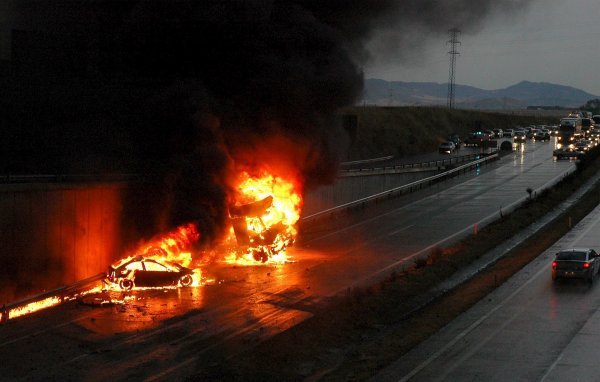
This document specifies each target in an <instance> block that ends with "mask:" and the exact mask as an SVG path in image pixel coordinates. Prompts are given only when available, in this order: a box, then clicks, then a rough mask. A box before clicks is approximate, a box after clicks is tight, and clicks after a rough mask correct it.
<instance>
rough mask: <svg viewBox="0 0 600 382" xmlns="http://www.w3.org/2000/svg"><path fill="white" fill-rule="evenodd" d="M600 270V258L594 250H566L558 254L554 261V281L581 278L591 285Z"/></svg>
mask: <svg viewBox="0 0 600 382" xmlns="http://www.w3.org/2000/svg"><path fill="white" fill-rule="evenodd" d="M599 268H600V258H599V257H598V254H597V253H596V251H594V250H593V249H591V248H573V249H565V250H562V251H560V252H558V253H557V254H556V256H555V258H554V261H552V280H554V281H556V280H557V279H559V278H579V279H584V280H585V281H587V282H588V283H590V284H591V283H593V282H594V277H596V275H597V274H598V269H599Z"/></svg>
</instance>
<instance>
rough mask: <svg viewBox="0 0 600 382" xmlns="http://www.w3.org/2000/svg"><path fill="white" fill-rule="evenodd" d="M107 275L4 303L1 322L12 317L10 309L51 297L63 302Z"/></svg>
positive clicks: (99, 275)
mask: <svg viewBox="0 0 600 382" xmlns="http://www.w3.org/2000/svg"><path fill="white" fill-rule="evenodd" d="M105 277H106V273H104V272H102V273H98V274H97V275H95V276H91V277H88V278H86V279H83V280H79V281H76V282H74V283H73V284H71V285H66V286H61V287H58V288H56V289H52V290H49V291H46V292H43V293H40V294H37V295H35V296H31V297H27V298H25V299H22V300H19V301H15V302H11V303H8V304H4V305H2V310H1V311H0V313H1V314H2V319H1V320H0V323H5V322H7V321H8V320H9V319H10V311H11V310H14V309H18V308H21V307H24V306H26V305H29V304H31V303H34V302H38V301H43V300H45V299H47V298H50V297H57V298H60V299H61V302H62V301H64V300H65V299H66V298H70V297H73V296H74V295H76V294H77V293H78V292H80V291H81V289H83V288H84V287H86V286H88V285H90V284H92V283H95V282H98V281H100V280H102V279H104V278H105Z"/></svg>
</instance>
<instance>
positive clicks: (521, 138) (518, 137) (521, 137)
mask: <svg viewBox="0 0 600 382" xmlns="http://www.w3.org/2000/svg"><path fill="white" fill-rule="evenodd" d="M525 141H527V137H526V136H525V133H524V132H522V131H517V132H515V135H513V142H515V143H524V142H525Z"/></svg>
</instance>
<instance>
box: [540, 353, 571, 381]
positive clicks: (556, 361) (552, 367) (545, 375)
mask: <svg viewBox="0 0 600 382" xmlns="http://www.w3.org/2000/svg"><path fill="white" fill-rule="evenodd" d="M566 348H567V346H565V349H566ZM563 355H565V350H564V349H563V351H561V352H560V355H559V356H558V358H556V360H555V361H554V362H552V365H550V368H549V369H548V371H547V372H546V374H544V376H543V377H542V379H541V380H540V382H544V381H545V380H546V378H548V376H549V375H550V373H551V372H552V370H554V368H555V367H556V365H558V363H559V362H560V360H561V359H562V357H563Z"/></svg>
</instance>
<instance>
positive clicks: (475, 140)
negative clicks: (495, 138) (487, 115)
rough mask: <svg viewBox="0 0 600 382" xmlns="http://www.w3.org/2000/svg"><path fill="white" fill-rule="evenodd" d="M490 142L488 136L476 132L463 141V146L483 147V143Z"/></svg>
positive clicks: (481, 132)
mask: <svg viewBox="0 0 600 382" xmlns="http://www.w3.org/2000/svg"><path fill="white" fill-rule="evenodd" d="M489 140H490V136H489V135H488V134H487V133H484V132H483V131H477V132H475V133H471V134H469V136H468V137H467V139H465V146H483V145H484V144H485V142H487V141H489Z"/></svg>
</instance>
